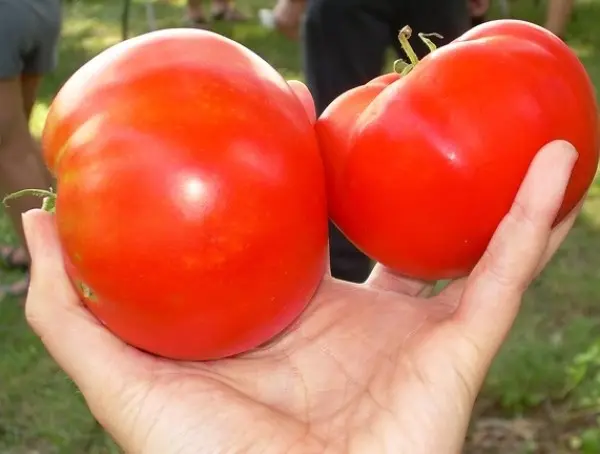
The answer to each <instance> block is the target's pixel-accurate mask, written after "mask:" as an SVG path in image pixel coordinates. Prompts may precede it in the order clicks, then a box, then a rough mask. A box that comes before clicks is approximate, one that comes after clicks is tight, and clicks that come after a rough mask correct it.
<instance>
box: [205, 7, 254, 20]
mask: <svg viewBox="0 0 600 454" xmlns="http://www.w3.org/2000/svg"><path fill="white" fill-rule="evenodd" d="M212 19H213V20H214V21H226V22H246V21H247V20H248V16H246V15H245V14H244V13H242V12H241V11H239V10H238V9H237V8H236V7H235V6H229V5H225V6H216V7H214V8H213V10H212Z"/></svg>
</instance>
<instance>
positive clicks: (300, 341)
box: [100, 278, 475, 453]
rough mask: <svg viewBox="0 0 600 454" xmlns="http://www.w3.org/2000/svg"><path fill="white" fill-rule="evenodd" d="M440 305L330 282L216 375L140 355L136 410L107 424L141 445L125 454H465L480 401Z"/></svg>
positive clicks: (131, 399) (202, 367)
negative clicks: (286, 323)
mask: <svg viewBox="0 0 600 454" xmlns="http://www.w3.org/2000/svg"><path fill="white" fill-rule="evenodd" d="M399 283H400V284H401V285H402V286H404V285H407V286H408V288H409V289H410V291H412V292H413V293H414V292H416V291H419V290H421V288H420V287H419V286H418V284H416V283H408V282H404V281H401V282H399ZM396 284H398V283H396ZM424 290H425V291H427V289H426V288H425V289H424ZM442 301H443V300H439V301H437V300H435V299H430V300H426V299H421V298H418V297H412V296H409V295H398V294H397V293H395V292H392V291H387V290H382V289H378V288H375V287H371V286H356V285H353V284H348V283H344V282H341V281H335V280H333V279H331V278H326V279H325V280H324V282H323V284H322V286H321V289H320V290H319V293H318V295H317V297H316V298H315V301H314V302H313V303H312V306H311V307H310V308H309V310H308V311H307V312H306V313H305V314H304V315H303V316H302V318H301V319H300V320H299V321H298V322H297V324H295V325H294V326H293V327H292V328H291V329H290V331H289V332H288V333H286V335H284V336H281V337H280V338H279V339H278V340H277V341H275V342H273V343H271V344H269V345H268V346H267V347H265V348H263V349H259V350H257V351H254V352H252V353H249V354H246V355H242V356H240V357H237V358H232V359H227V360H224V361H218V362H214V363H208V364H206V363H204V364H191V363H176V364H174V363H172V362H167V361H163V360H156V359H154V358H152V359H151V358H148V357H146V356H142V355H140V354H138V353H137V352H135V351H134V350H133V349H132V350H131V354H133V355H138V356H139V357H140V359H141V360H142V361H144V362H146V364H145V377H144V379H143V380H142V381H137V382H136V385H135V389H134V390H128V389H126V390H125V391H124V392H122V393H121V395H122V396H124V399H128V400H126V401H122V402H121V403H120V406H121V407H122V408H124V409H127V408H131V409H134V408H135V409H136V410H135V412H128V411H124V412H122V416H123V418H122V420H114V421H103V422H105V424H107V425H108V426H109V427H110V428H111V432H113V433H115V434H116V436H117V439H119V438H120V437H119V435H118V434H119V433H121V432H122V433H124V434H129V436H131V434H135V435H136V436H135V437H133V440H135V442H134V443H133V444H132V446H130V447H129V449H128V452H140V453H141V452H144V453H153V452H156V453H164V452H168V450H169V449H170V450H173V447H175V446H178V444H179V443H182V444H183V446H188V447H190V448H188V449H189V451H186V450H185V449H183V446H182V450H181V451H178V450H174V452H182V453H187V452H194V453H198V452H207V453H208V452H216V450H217V449H218V448H216V447H220V449H222V450H223V451H224V452H225V451H228V449H229V450H231V451H232V452H253V450H257V452H267V453H268V452H273V453H282V452H302V453H304V452H353V451H356V452H368V451H369V449H368V448H371V449H372V448H373V447H374V446H378V447H380V448H381V452H384V451H385V452H420V451H423V452H436V445H435V444H436V443H437V441H438V440H441V439H443V440H444V441H443V445H442V446H441V448H445V449H448V448H450V446H448V439H447V438H441V437H440V438H438V437H432V438H429V437H428V436H427V433H426V432H431V433H440V431H442V430H443V431H450V432H449V433H450V434H451V438H452V439H453V440H454V443H455V444H454V447H452V448H451V451H458V450H459V447H460V445H461V443H462V439H463V438H464V432H465V430H466V424H467V423H468V419H469V414H470V410H471V405H472V403H473V398H474V395H475V390H473V389H470V385H468V384H465V382H464V381H463V380H464V378H462V374H464V373H467V372H468V371H467V372H465V371H463V370H459V369H457V364H456V361H455V360H456V358H453V357H452V352H451V351H449V349H448V348H447V347H448V346H450V345H452V348H453V349H454V350H455V351H456V342H459V343H461V344H462V345H465V346H466V343H464V342H463V341H464V339H462V340H461V338H459V336H458V334H457V333H456V332H454V331H452V330H451V329H449V327H448V326H445V325H444V320H445V319H446V316H447V315H449V314H450V312H451V308H450V307H448V306H445V305H444V304H443V302H442ZM440 381H441V382H440ZM140 383H143V384H144V385H143V386H141V387H140ZM445 395H447V396H452V397H453V398H452V399H447V398H445ZM100 414H101V413H100ZM142 414H146V415H152V416H151V417H143V416H140V415H142ZM174 425H177V427H174ZM249 427H252V428H253V430H252V431H249V430H248V428H249ZM257 427H258V428H260V432H261V433H257V432H256V428H257ZM174 434H176V435H177V438H176V439H171V437H172V436H173V435H174ZM423 435H424V436H423ZM422 443H427V446H420V444H422ZM261 444H264V445H263V446H261ZM199 446H203V447H204V450H203V451H200V450H198V447H199ZM224 447H227V449H224ZM361 448H362V449H361ZM425 448H426V449H425ZM365 449H366V451H365ZM219 452H220V451H219Z"/></svg>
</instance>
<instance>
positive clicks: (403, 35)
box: [394, 25, 443, 76]
mask: <svg viewBox="0 0 600 454" xmlns="http://www.w3.org/2000/svg"><path fill="white" fill-rule="evenodd" d="M411 35H412V28H410V26H408V25H405V26H404V27H402V29H401V30H400V33H398V40H399V41H400V46H402V50H403V51H404V53H405V54H406V56H407V57H408V60H409V62H408V63H407V62H406V61H404V60H402V59H399V60H396V61H395V62H394V71H395V72H397V73H399V74H400V75H401V76H405V75H407V74H408V73H409V72H411V71H412V70H413V69H414V67H415V66H416V65H417V64H418V63H419V61H420V60H419V57H418V56H417V54H416V53H415V51H414V49H413V48H412V46H411V45H410V42H409V39H410V37H411ZM418 36H419V39H420V40H421V41H423V43H424V44H425V45H426V46H427V48H428V49H429V52H430V53H431V52H434V51H435V50H436V49H437V46H436V45H435V43H434V42H433V41H432V40H431V39H429V37H436V38H439V39H442V38H443V36H442V35H440V34H438V33H419V34H418Z"/></svg>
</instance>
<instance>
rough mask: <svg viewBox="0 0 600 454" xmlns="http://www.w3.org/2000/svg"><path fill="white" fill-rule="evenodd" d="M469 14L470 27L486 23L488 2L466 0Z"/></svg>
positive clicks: (487, 0) (488, 0)
mask: <svg viewBox="0 0 600 454" xmlns="http://www.w3.org/2000/svg"><path fill="white" fill-rule="evenodd" d="M468 5H469V14H470V15H471V26H472V27H476V26H477V25H480V24H483V23H484V22H485V21H486V16H487V13H488V10H489V9H490V0H468Z"/></svg>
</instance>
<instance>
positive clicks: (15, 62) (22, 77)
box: [0, 0, 61, 294]
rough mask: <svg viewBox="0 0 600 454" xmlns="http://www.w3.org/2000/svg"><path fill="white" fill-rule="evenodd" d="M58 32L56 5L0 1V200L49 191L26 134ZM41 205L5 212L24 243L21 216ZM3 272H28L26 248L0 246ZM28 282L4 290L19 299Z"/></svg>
mask: <svg viewBox="0 0 600 454" xmlns="http://www.w3.org/2000/svg"><path fill="white" fill-rule="evenodd" d="M60 27H61V4H60V0H0V190H1V192H2V197H4V196H5V195H7V194H9V193H12V192H15V191H19V190H21V189H27V188H41V189H48V188H49V187H50V186H51V185H52V181H51V178H50V175H49V173H48V171H47V170H46V168H45V166H44V164H43V161H42V158H41V153H40V150H39V147H38V145H37V143H36V141H35V140H34V138H33V137H32V136H31V133H30V131H29V119H30V117H31V112H32V109H33V106H34V104H35V101H36V97H37V93H38V87H39V85H40V81H41V79H42V77H43V76H44V74H46V73H48V72H50V71H52V70H53V69H54V67H55V65H56V58H57V44H58V39H59V34H60ZM39 205H40V200H39V199H36V198H34V197H31V196H28V197H22V198H19V199H16V200H14V201H12V202H11V203H10V207H9V208H8V209H7V211H8V215H9V216H10V219H11V221H12V225H13V227H14V228H15V230H16V232H17V235H18V237H19V239H20V240H21V241H22V242H23V244H24V236H23V235H24V234H23V227H22V223H21V214H22V213H24V212H25V211H27V210H29V209H31V208H33V207H36V206H39ZM0 260H1V261H2V264H3V265H4V266H5V267H8V268H20V269H23V270H27V269H28V267H29V254H28V252H27V249H26V247H25V246H18V247H12V246H8V245H4V246H1V247H0ZM26 289H27V278H24V279H23V280H21V281H18V282H16V283H15V284H14V285H12V286H9V287H6V288H4V289H3V290H4V291H5V292H8V293H12V294H20V293H23V292H25V291H26Z"/></svg>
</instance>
